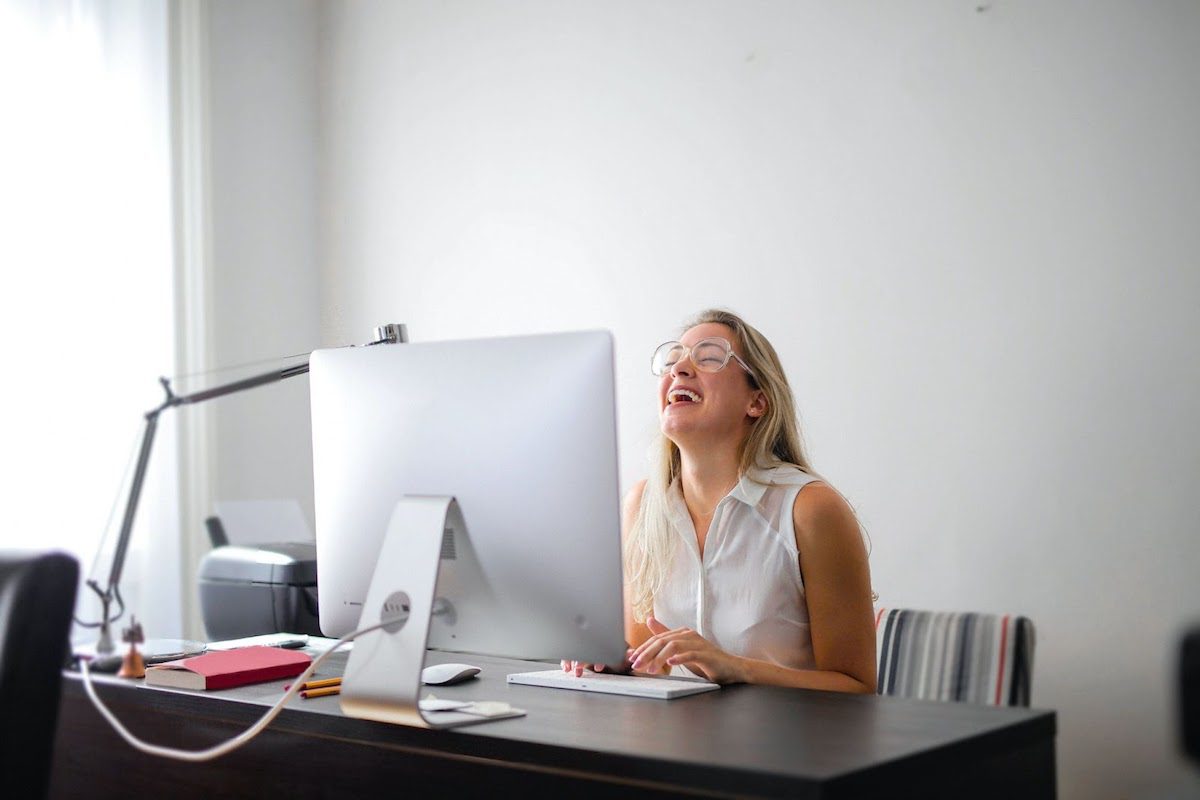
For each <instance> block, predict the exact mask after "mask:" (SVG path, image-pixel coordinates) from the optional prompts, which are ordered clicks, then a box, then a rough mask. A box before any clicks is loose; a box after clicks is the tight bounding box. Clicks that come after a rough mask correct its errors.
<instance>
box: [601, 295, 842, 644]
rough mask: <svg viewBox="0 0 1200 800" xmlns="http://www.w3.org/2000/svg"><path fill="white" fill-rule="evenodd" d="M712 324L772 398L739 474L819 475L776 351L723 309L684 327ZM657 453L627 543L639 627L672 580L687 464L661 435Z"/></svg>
mask: <svg viewBox="0 0 1200 800" xmlns="http://www.w3.org/2000/svg"><path fill="white" fill-rule="evenodd" d="M707 322H715V323H718V324H721V325H724V326H726V327H728V328H729V329H730V330H731V331H733V335H734V338H735V339H736V340H737V341H736V344H737V345H739V347H738V348H737V349H738V350H739V351H740V354H741V356H742V358H743V359H744V360H745V361H746V363H747V364H748V365H749V366H750V369H751V371H752V372H753V373H754V375H756V376H758V379H757V380H755V379H754V377H752V376H751V375H749V374H747V375H746V380H747V381H749V383H750V385H751V387H753V388H755V389H758V390H759V391H761V392H762V393H763V394H765V395H766V397H767V410H766V413H764V414H763V415H762V416H761V417H758V418H757V419H756V420H755V421H754V426H753V427H752V428H751V429H750V435H749V436H747V437H746V439H745V441H744V442H742V445H741V452H740V453H739V459H738V461H739V466H738V471H739V473H740V474H742V475H745V474H746V473H747V472H749V471H750V470H751V469H754V468H758V469H770V468H771V467H776V466H780V465H784V464H787V465H791V466H795V467H799V468H800V469H801V470H803V471H804V472H807V473H809V474H810V475H816V472H814V471H813V469H812V467H811V466H809V463H808V457H807V456H806V455H805V452H804V444H803V440H802V439H801V437H800V426H799V423H798V422H797V419H796V402H795V400H794V399H793V397H792V389H791V387H790V386H789V385H788V381H787V376H785V375H784V374H783V366H782V365H781V364H780V363H779V356H778V355H776V353H775V348H774V347H772V346H771V343H770V342H769V341H767V338H766V337H765V336H763V335H762V334H761V333H759V332H758V331H757V330H755V329H754V328H753V327H751V326H750V325H749V324H747V323H746V321H745V320H743V319H742V318H741V317H739V316H738V315H737V314H734V313H733V312H731V311H726V310H723V309H708V310H706V311H701V312H700V313H699V314H697V315H696V317H695V318H694V319H693V320H692V321H691V322H690V323H688V324H687V325H686V326H684V330H685V331H686V330H688V329H690V328H693V327H695V326H697V325H702V324H704V323H707ZM653 453H654V461H655V463H654V464H653V466H652V468H651V470H650V475H649V477H648V478H647V480H646V487H645V489H644V490H643V492H642V502H641V506H640V508H639V509H638V513H637V517H636V518H635V520H634V523H633V529H632V530H631V531H629V534H628V536H627V537H626V540H625V576H626V581H627V583H628V585H629V592H630V596H629V599H630V604H631V605H632V607H633V616H634V619H636V620H637V621H639V622H641V621H643V620H644V619H645V618H646V616H647V615H648V614H649V613H650V612H651V611H652V610H653V606H654V595H655V593H656V592H657V591H658V590H659V589H660V588H661V586H662V584H663V582H664V581H665V580H666V577H667V571H668V569H669V568H670V559H671V554H672V552H673V547H672V545H673V538H672V537H673V534H672V532H671V519H670V516H669V515H668V513H667V490H668V489H669V488H670V487H671V484H672V483H674V482H675V480H676V479H678V478H679V474H680V470H681V463H682V462H681V458H680V454H679V448H678V447H677V446H676V445H675V443H674V442H672V441H671V440H670V439H668V438H667V437H666V436H664V435H663V434H661V433H660V434H659V435H658V440H657V441H656V442H655V445H654V447H653ZM818 477H819V476H818Z"/></svg>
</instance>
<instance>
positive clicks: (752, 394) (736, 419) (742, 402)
mask: <svg viewBox="0 0 1200 800" xmlns="http://www.w3.org/2000/svg"><path fill="white" fill-rule="evenodd" d="M710 337H717V338H721V339H724V340H725V341H727V342H729V343H730V344H731V345H733V352H735V353H737V355H738V356H740V357H742V358H745V356H744V355H743V353H742V352H741V346H740V345H739V344H738V343H737V341H736V337H735V336H734V334H733V331H732V330H730V329H729V327H728V326H726V325H721V324H720V323H716V322H706V323H703V324H701V325H697V326H696V327H694V328H690V329H688V331H687V332H686V333H684V334H683V336H681V337H679V341H680V342H681V343H683V345H684V346H686V347H688V348H691V347H693V346H695V344H696V343H697V342H699V341H700V340H701V339H707V338H710ZM658 409H659V425H660V427H661V428H662V432H663V434H664V435H666V437H667V438H668V439H670V440H671V441H673V442H675V443H676V444H677V445H683V444H685V443H694V444H705V445H711V444H717V443H719V442H722V441H725V440H728V441H729V442H731V443H732V444H734V445H736V444H740V443H741V441H742V440H743V439H744V438H745V437H746V435H747V434H748V433H749V429H750V426H751V424H752V423H753V422H754V419H755V418H756V417H761V416H762V415H763V413H764V412H765V411H766V397H765V396H764V395H763V393H762V392H761V391H759V390H758V389H755V388H753V387H752V386H751V385H750V380H749V376H748V375H747V374H746V370H745V369H744V368H743V367H742V365H741V364H739V363H738V361H737V359H735V358H730V359H729V361H728V362H727V363H726V364H725V368H724V369H722V370H721V371H720V372H702V371H700V370H698V369H696V365H695V363H694V362H693V361H692V359H691V357H690V356H689V357H687V358H681V359H679V361H677V362H676V363H675V365H674V366H673V367H671V368H670V369H668V370H667V371H666V372H665V373H664V374H663V376H662V377H661V378H659V386H658Z"/></svg>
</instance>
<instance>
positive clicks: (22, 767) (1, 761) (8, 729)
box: [0, 550, 79, 797]
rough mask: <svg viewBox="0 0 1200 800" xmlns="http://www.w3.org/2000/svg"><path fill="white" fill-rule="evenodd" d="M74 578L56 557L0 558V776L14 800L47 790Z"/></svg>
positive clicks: (72, 569) (72, 566) (73, 568)
mask: <svg viewBox="0 0 1200 800" xmlns="http://www.w3.org/2000/svg"><path fill="white" fill-rule="evenodd" d="M78 577H79V564H78V563H77V562H76V561H75V559H74V558H72V557H71V556H68V555H65V554H63V553H30V552H24V553H20V552H15V551H5V550H0V776H3V782H4V785H5V786H8V787H10V788H14V787H20V790H21V791H23V792H28V794H26V795H22V796H28V797H44V796H45V795H46V792H47V789H48V787H49V782H50V760H51V756H52V755H53V752H54V731H55V725H56V722H57V720H58V696H59V689H60V688H61V682H62V669H63V666H64V664H65V662H66V658H67V653H68V651H69V646H68V636H69V634H70V629H71V615H72V613H73V612H74V610H75V588H76V582H77V580H78Z"/></svg>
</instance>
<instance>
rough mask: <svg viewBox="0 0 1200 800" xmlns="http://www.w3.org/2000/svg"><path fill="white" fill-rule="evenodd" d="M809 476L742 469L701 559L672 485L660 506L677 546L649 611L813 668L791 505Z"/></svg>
mask: <svg viewBox="0 0 1200 800" xmlns="http://www.w3.org/2000/svg"><path fill="white" fill-rule="evenodd" d="M816 480H820V479H819V478H817V477H815V476H813V475H809V474H807V473H805V472H803V471H801V470H799V469H797V468H796V467H776V468H774V469H770V470H755V471H752V472H750V473H747V474H746V475H743V476H742V479H741V480H740V481H738V484H737V485H736V486H735V487H734V488H733V489H732V490H731V491H730V492H729V494H727V495H726V496H725V497H724V498H722V500H721V502H720V503H718V504H717V507H716V509H715V510H714V511H713V519H712V524H711V526H710V527H709V530H708V536H707V538H706V539H705V542H704V557H703V559H701V557H700V547H699V545H698V543H697V540H696V528H695V526H694V525H693V524H692V518H691V516H689V515H688V511H687V506H686V505H684V502H683V493H682V491H681V490H680V488H679V482H678V481H676V482H675V483H674V484H672V485H671V487H670V489H669V490H668V493H667V509H668V514H669V515H670V517H671V522H672V527H673V528H674V529H675V533H676V534H677V536H676V546H675V550H674V554H673V557H672V560H671V566H670V569H669V572H668V574H667V579H666V581H665V583H664V584H663V586H662V588H661V589H660V590H659V592H658V593H657V594H656V595H655V597H654V616H655V617H657V618H658V620H659V621H660V622H662V623H663V624H664V625H667V626H668V627H671V628H679V627H689V628H692V629H693V630H695V631H696V632H697V633H699V634H700V635H701V636H703V637H704V638H706V639H708V640H709V641H710V642H713V643H714V644H716V645H717V646H718V647H720V648H721V649H722V650H725V651H727V652H730V653H733V654H735V655H739V656H745V657H748V658H755V659H760V660H763V661H770V662H772V663H775V664H779V665H780V666H784V667H791V668H793V669H812V668H814V667H815V661H814V659H813V650H812V637H811V635H810V633H809V627H808V604H807V603H806V602H805V599H804V581H803V580H802V578H801V576H800V553H799V550H798V549H797V548H796V532H795V526H794V525H793V523H792V507H793V505H794V503H795V501H796V495H797V494H799V492H800V490H801V489H803V488H804V487H805V486H806V485H807V484H809V483H812V482H813V481H816Z"/></svg>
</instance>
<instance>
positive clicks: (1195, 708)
mask: <svg viewBox="0 0 1200 800" xmlns="http://www.w3.org/2000/svg"><path fill="white" fill-rule="evenodd" d="M1179 738H1180V742H1181V744H1182V745H1183V753H1184V755H1185V756H1187V757H1188V758H1190V759H1191V760H1192V762H1193V763H1195V764H1200V625H1198V626H1196V627H1193V628H1191V629H1190V630H1188V631H1186V632H1185V633H1184V636H1183V643H1182V644H1181V646H1180V648H1179Z"/></svg>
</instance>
